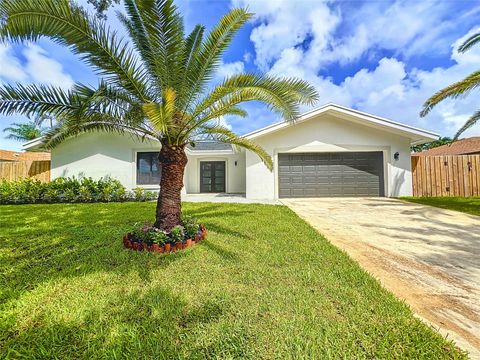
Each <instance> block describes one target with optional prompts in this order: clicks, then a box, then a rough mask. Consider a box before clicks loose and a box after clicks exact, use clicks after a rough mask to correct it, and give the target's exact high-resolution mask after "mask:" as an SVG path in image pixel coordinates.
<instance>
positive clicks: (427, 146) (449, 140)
mask: <svg viewBox="0 0 480 360" xmlns="http://www.w3.org/2000/svg"><path fill="white" fill-rule="evenodd" d="M452 142H453V140H452V138H449V137H441V138H440V139H438V140H435V141H431V142H429V143H426V144H421V145H415V146H412V147H411V150H412V151H413V152H421V151H425V150H429V149H433V148H436V147H439V146H442V145H447V144H451V143H452Z"/></svg>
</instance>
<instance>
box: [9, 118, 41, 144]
mask: <svg viewBox="0 0 480 360" xmlns="http://www.w3.org/2000/svg"><path fill="white" fill-rule="evenodd" d="M3 132H6V133H9V134H8V135H7V136H5V138H6V139H12V140H17V141H23V142H25V141H28V140H33V139H36V138H38V137H40V136H42V129H40V128H39V127H38V125H37V124H36V123H35V122H34V121H29V122H27V123H12V124H11V126H9V127H6V128H5V129H3Z"/></svg>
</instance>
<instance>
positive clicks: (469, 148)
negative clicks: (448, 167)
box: [414, 136, 480, 156]
mask: <svg viewBox="0 0 480 360" xmlns="http://www.w3.org/2000/svg"><path fill="white" fill-rule="evenodd" d="M467 154H480V136H474V137H469V138H466V139H461V140H457V141H455V142H453V143H451V144H448V145H442V146H439V147H436V148H433V149H430V150H425V151H422V152H419V153H416V154H414V155H418V156H436V155H467Z"/></svg>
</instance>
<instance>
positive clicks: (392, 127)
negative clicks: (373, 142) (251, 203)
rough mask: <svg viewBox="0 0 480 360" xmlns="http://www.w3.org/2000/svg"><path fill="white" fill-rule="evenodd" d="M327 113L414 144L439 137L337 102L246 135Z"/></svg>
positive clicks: (261, 134)
mask: <svg viewBox="0 0 480 360" xmlns="http://www.w3.org/2000/svg"><path fill="white" fill-rule="evenodd" d="M325 114H332V115H336V116H338V117H340V118H343V119H345V120H350V121H354V122H357V123H360V124H364V125H368V126H372V127H376V128H380V129H383V130H385V131H389V132H393V133H397V134H400V135H402V136H405V137H407V138H409V139H411V144H412V145H416V144H423V143H427V142H430V141H432V140H437V139H438V138H439V135H438V134H435V133H433V132H430V131H427V130H422V129H418V128H415V127H413V126H410V125H405V124H401V123H398V122H395V121H393V120H390V119H385V118H382V117H379V116H375V115H372V114H368V113H365V112H362V111H358V110H354V109H350V108H347V107H344V106H340V105H336V104H327V105H324V106H322V107H320V108H317V109H314V110H311V111H309V112H306V113H304V114H303V115H301V116H300V117H299V118H298V119H297V120H295V121H294V122H289V121H280V122H278V123H275V124H272V125H269V126H266V127H264V128H262V129H258V130H255V131H252V132H250V133H248V134H246V135H245V136H246V137H247V138H249V139H254V138H257V137H260V136H264V135H266V134H270V133H273V132H275V131H278V130H282V129H284V128H287V127H289V126H294V125H295V124H298V123H301V122H304V121H308V120H311V119H314V118H316V117H318V116H321V115H325Z"/></svg>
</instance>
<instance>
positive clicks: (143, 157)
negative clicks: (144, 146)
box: [137, 152, 162, 185]
mask: <svg viewBox="0 0 480 360" xmlns="http://www.w3.org/2000/svg"><path fill="white" fill-rule="evenodd" d="M161 176H162V169H161V167H160V164H159V163H158V152H139V153H137V184H138V185H159V184H160V178H161Z"/></svg>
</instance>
